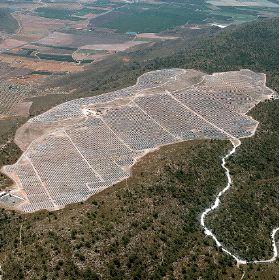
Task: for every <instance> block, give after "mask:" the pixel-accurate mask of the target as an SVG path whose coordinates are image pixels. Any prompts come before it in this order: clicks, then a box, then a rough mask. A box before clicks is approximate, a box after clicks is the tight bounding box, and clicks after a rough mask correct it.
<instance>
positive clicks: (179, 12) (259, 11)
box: [91, 0, 278, 33]
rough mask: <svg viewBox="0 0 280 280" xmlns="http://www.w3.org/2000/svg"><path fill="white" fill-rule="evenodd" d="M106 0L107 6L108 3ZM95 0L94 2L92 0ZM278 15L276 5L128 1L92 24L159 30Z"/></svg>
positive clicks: (122, 31)
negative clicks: (227, 5) (231, 5)
mask: <svg viewBox="0 0 280 280" xmlns="http://www.w3.org/2000/svg"><path fill="white" fill-rule="evenodd" d="M108 2H109V1H106V3H105V4H106V5H108V6H111V4H110V3H108ZM94 3H96V2H94ZM266 15H269V16H272V15H275V16H277V15H278V9H277V8H264V7H253V8H252V7H250V6H249V7H246V6H245V7H226V6H225V7H222V6H219V7H216V6H213V5H209V4H208V3H207V2H206V1H204V0H200V1H194V0H187V1H172V2H168V1H166V2H160V3H157V4H147V3H141V2H139V3H130V4H126V5H123V6H121V7H117V8H115V9H114V10H113V11H112V12H110V13H108V14H105V15H103V16H100V17H98V18H94V19H92V20H91V25H92V27H105V28H109V29H114V30H117V31H118V32H121V33H125V32H160V31H163V30H166V29H170V28H174V27H176V26H180V25H184V24H186V23H188V24H204V23H207V22H208V23H213V22H220V23H232V22H235V23H241V22H247V21H251V20H254V19H257V18H258V17H259V16H263V17H265V16H266Z"/></svg>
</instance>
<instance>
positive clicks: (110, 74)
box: [31, 18, 279, 115]
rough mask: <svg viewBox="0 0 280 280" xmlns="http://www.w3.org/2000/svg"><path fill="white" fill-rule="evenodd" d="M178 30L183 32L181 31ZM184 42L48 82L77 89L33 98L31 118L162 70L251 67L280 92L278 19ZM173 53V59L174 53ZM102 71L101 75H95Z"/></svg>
mask: <svg viewBox="0 0 280 280" xmlns="http://www.w3.org/2000/svg"><path fill="white" fill-rule="evenodd" d="M178 32H179V31H178ZM183 33H184V34H183V39H180V40H178V41H172V42H164V43H158V44H155V45H153V46H152V47H148V48H144V49H142V48H141V49H138V50H135V51H131V52H128V53H127V52H125V53H123V54H122V55H117V56H116V57H114V60H113V61H112V59H107V60H104V61H102V62H101V63H96V64H93V65H90V66H89V67H88V68H87V70H85V71H84V72H83V73H75V74H70V75H69V76H68V77H66V78H65V77H64V78H62V79H55V80H49V81H48V83H47V84H46V85H44V86H53V87H62V88H65V89H67V90H73V89H74V90H75V89H76V90H75V91H74V93H73V94H70V95H68V96H65V95H60V96H59V95H53V96H48V97H40V98H35V99H33V101H34V103H33V105H32V107H31V113H32V114H35V115H36V114H38V113H39V112H42V111H45V110H46V109H48V108H51V107H52V106H54V105H56V104H59V103H61V102H64V101H66V100H70V99H73V98H77V97H82V96H92V95H97V94H100V93H103V92H106V91H112V90H113V89H118V88H123V87H124V86H128V85H132V84H134V83H135V81H136V79H137V77H138V76H140V75H141V74H143V73H144V72H147V71H151V70H156V69H163V68H172V67H179V68H186V69H187V68H194V69H197V70H201V71H204V72H207V73H212V72H222V71H229V70H240V69H242V68H249V69H251V70H253V71H256V72H258V71H259V72H264V73H266V74H267V82H268V86H269V87H270V88H272V89H275V90H277V91H278V72H279V71H278V18H277V19H276V18H274V19H266V20H259V21H254V22H251V23H247V24H242V25H237V26H231V27H228V28H225V29H222V30H217V28H212V29H206V30H200V31H199V33H198V34H196V35H194V33H193V32H192V30H186V31H184V32H183ZM170 54H171V55H170ZM96 69H98V71H96Z"/></svg>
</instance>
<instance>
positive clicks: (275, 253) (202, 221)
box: [200, 138, 279, 265]
mask: <svg viewBox="0 0 280 280" xmlns="http://www.w3.org/2000/svg"><path fill="white" fill-rule="evenodd" d="M231 142H232V144H233V148H232V150H230V151H229V152H228V154H226V155H225V157H223V158H222V167H223V169H224V170H225V174H226V177H227V185H226V187H225V188H224V189H223V190H222V191H220V192H219V193H218V195H217V197H216V199H215V201H214V203H213V204H212V205H211V206H210V207H209V208H207V209H205V210H204V212H203V213H202V214H201V217H200V224H201V226H202V227H203V229H204V233H205V234H206V235H209V236H211V238H212V239H213V240H214V241H215V243H216V245H217V246H218V247H221V248H222V250H223V251H224V252H225V253H226V254H228V255H230V256H231V257H233V258H234V259H235V260H236V262H237V265H239V264H248V263H271V262H274V261H275V260H276V258H277V257H278V251H277V246H276V241H275V236H276V233H277V231H278V230H279V228H275V229H273V231H272V234H271V239H272V248H273V256H272V257H271V258H270V259H268V260H258V261H253V260H252V261H246V260H243V259H241V258H239V257H238V256H236V255H234V254H233V253H231V252H230V251H229V250H227V249H226V248H225V247H224V246H223V245H222V244H221V243H220V242H219V240H218V239H217V237H216V236H215V235H214V233H213V232H212V231H211V230H210V229H209V228H208V227H207V226H206V225H205V218H206V216H207V215H208V214H209V213H210V212H211V211H213V210H214V209H216V208H218V206H219V204H220V202H221V201H220V197H221V196H222V195H223V194H224V193H225V192H226V191H227V190H229V189H230V187H231V185H232V179H231V176H230V173H229V169H228V168H227V167H226V160H227V159H228V158H229V157H230V156H231V155H232V154H234V153H235V151H236V148H237V147H238V146H240V145H241V141H240V140H239V139H236V138H235V139H233V140H231Z"/></svg>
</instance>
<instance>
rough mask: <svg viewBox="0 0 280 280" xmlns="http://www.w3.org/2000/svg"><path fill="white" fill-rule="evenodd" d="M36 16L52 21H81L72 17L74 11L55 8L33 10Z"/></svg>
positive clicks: (76, 17)
mask: <svg viewBox="0 0 280 280" xmlns="http://www.w3.org/2000/svg"><path fill="white" fill-rule="evenodd" d="M35 12H36V13H37V15H38V16H40V17H45V18H53V19H67V20H72V21H78V20H81V18H80V17H78V16H75V15H73V14H74V13H75V11H73V10H67V9H57V8H37V9H36V10H35Z"/></svg>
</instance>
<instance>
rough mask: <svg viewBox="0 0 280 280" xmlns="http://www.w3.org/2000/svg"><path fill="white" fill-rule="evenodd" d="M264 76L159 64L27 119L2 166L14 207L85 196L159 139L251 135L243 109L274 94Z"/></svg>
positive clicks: (118, 177) (52, 205) (120, 174)
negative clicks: (123, 83) (12, 158)
mask: <svg viewBox="0 0 280 280" xmlns="http://www.w3.org/2000/svg"><path fill="white" fill-rule="evenodd" d="M265 82H266V77H265V75H264V74H260V73H255V72H252V71H250V70H240V71H234V72H223V73H214V74H212V75H207V74H205V73H202V72H199V71H196V70H191V69H189V70H185V69H165V70H158V71H153V72H149V73H146V74H144V75H142V76H140V77H139V78H138V80H137V83H136V84H135V85H134V86H131V87H128V88H125V89H122V90H118V91H114V92H110V93H106V94H103V95H99V96H94V97H87V98H81V99H76V100H72V101H69V102H66V103H63V104H60V105H58V106H56V107H54V108H52V109H51V110H49V111H47V112H45V113H43V114H41V115H38V116H36V117H34V118H32V119H30V120H29V121H28V122H27V123H25V124H24V125H23V126H22V127H21V128H20V129H18V131H17V133H16V136H15V142H16V144H17V145H18V146H19V147H20V148H21V149H22V150H23V154H22V156H21V157H20V158H19V160H18V161H17V162H16V163H15V164H14V165H9V166H4V167H3V168H2V172H3V173H5V174H6V175H8V176H9V177H10V178H11V179H13V181H14V186H13V189H12V190H11V191H10V194H12V195H14V196H16V197H18V198H20V200H19V202H18V203H17V204H16V205H15V206H14V208H15V209H17V210H20V211H23V212H34V211H38V210H41V209H47V210H50V211H51V210H57V209H60V208H63V207H64V206H65V205H67V204H71V203H77V202H81V201H84V200H86V199H88V198H89V197H90V196H92V195H94V194H96V193H97V192H100V191H102V190H104V189H105V188H108V187H111V186H113V185H114V184H116V183H117V182H120V181H122V180H124V179H126V178H128V177H129V176H130V171H131V167H132V166H133V165H134V164H135V163H136V162H137V160H139V159H140V158H141V157H143V156H144V155H145V154H147V153H148V152H151V151H153V150H155V149H158V148H159V147H160V146H163V145H168V144H172V143H176V142H182V141H187V140H195V139H220V140H226V139H228V140H231V141H233V142H234V141H236V140H237V139H240V138H243V137H250V136H251V135H253V134H254V132H255V130H256V128H257V125H258V122H257V121H255V120H254V119H252V118H251V117H249V116H247V115H246V113H247V112H248V111H249V110H250V109H251V108H253V107H254V106H255V105H256V104H257V103H259V102H261V101H264V100H265V99H269V98H271V97H272V96H273V94H274V93H273V91H272V90H270V89H269V88H267V87H266V85H265Z"/></svg>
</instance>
